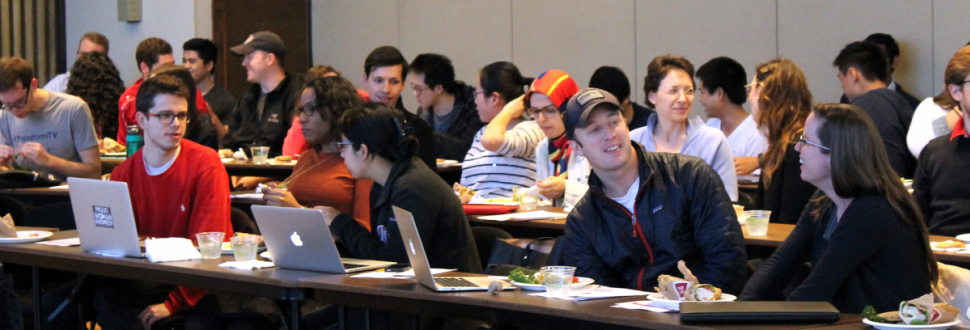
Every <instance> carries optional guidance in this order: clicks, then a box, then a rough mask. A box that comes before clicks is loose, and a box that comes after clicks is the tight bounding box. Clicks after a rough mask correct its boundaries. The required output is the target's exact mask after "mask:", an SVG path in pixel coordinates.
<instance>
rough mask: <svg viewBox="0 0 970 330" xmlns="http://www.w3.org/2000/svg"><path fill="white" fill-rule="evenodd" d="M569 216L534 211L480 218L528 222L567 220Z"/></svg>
mask: <svg viewBox="0 0 970 330" xmlns="http://www.w3.org/2000/svg"><path fill="white" fill-rule="evenodd" d="M568 215H569V214H566V213H556V212H548V211H532V212H522V213H509V214H500V215H487V216H483V217H478V218H479V219H482V220H493V221H528V220H550V219H565V218H566V216H568Z"/></svg>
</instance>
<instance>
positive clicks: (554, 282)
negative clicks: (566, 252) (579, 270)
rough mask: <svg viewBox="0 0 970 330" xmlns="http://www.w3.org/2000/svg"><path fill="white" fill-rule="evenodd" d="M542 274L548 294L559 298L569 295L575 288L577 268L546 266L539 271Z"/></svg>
mask: <svg viewBox="0 0 970 330" xmlns="http://www.w3.org/2000/svg"><path fill="white" fill-rule="evenodd" d="M539 271H540V272H541V273H542V283H543V284H545V286H546V292H549V293H552V294H553V295H557V296H567V295H569V290H570V289H571V288H572V286H573V274H575V273H576V267H569V266H546V267H542V268H540V269H539Z"/></svg>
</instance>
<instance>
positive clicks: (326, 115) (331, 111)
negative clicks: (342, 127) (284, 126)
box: [301, 77, 364, 143]
mask: <svg viewBox="0 0 970 330" xmlns="http://www.w3.org/2000/svg"><path fill="white" fill-rule="evenodd" d="M303 88H304V89H306V88H309V89H312V90H313V94H314V95H315V96H316V97H315V98H314V99H313V103H314V105H315V106H316V109H317V112H319V113H320V117H321V118H323V119H324V120H326V121H328V122H329V123H330V132H329V134H327V136H325V137H324V140H323V143H329V142H333V141H336V140H340V132H339V130H338V128H337V120H339V119H340V116H342V115H343V114H344V113H345V112H347V110H350V109H351V108H354V107H357V106H360V105H361V104H363V103H364V101H363V100H361V98H360V95H359V94H357V88H356V87H354V84H352V83H351V82H350V81H347V79H344V78H342V77H319V78H315V79H313V80H310V81H307V82H306V84H304V85H303ZM301 106H302V105H301Z"/></svg>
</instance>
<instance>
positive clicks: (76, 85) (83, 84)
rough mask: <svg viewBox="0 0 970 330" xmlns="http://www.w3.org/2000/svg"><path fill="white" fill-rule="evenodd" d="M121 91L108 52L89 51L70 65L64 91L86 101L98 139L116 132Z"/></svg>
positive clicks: (122, 84) (113, 134)
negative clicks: (69, 73) (69, 72)
mask: <svg viewBox="0 0 970 330" xmlns="http://www.w3.org/2000/svg"><path fill="white" fill-rule="evenodd" d="M124 92H125V84H124V82H123V81H121V76H119V75H118V68H117V67H115V65H114V62H112V61H111V58H109V57H108V55H105V54H102V53H101V52H88V53H87V54H84V55H81V57H79V58H78V59H77V61H76V62H74V66H72V67H71V75H70V78H68V80H67V93H68V94H71V95H74V96H77V97H80V98H81V99H82V100H84V102H86V103H87V104H88V108H90V109H91V119H92V120H94V132H95V134H97V136H98V140H101V139H104V138H105V137H109V138H114V137H115V136H117V135H118V98H120V97H121V94H123V93H124Z"/></svg>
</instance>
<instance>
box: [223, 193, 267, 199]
mask: <svg viewBox="0 0 970 330" xmlns="http://www.w3.org/2000/svg"><path fill="white" fill-rule="evenodd" d="M229 198H245V199H263V194H262V193H248V194H238V195H229Z"/></svg>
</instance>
